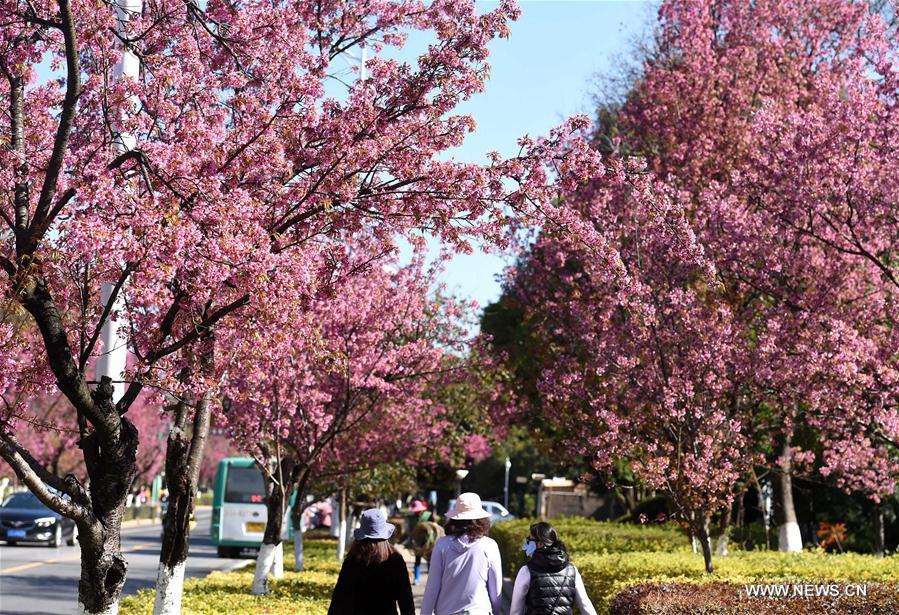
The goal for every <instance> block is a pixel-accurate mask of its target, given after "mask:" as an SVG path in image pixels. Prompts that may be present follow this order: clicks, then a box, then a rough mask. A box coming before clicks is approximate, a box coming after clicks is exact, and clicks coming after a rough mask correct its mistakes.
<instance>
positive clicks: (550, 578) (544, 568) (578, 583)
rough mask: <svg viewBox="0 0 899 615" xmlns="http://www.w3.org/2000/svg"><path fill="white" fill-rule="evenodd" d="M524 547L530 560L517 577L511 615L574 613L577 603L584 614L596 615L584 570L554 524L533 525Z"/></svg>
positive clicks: (570, 614)
mask: <svg viewBox="0 0 899 615" xmlns="http://www.w3.org/2000/svg"><path fill="white" fill-rule="evenodd" d="M523 550H524V552H525V553H526V554H527V555H528V557H529V558H530V559H529V560H528V563H527V564H526V565H525V566H522V567H521V570H519V571H518V576H517V577H516V578H515V589H514V590H513V592H512V609H511V610H510V611H509V615H573V613H574V606H575V604H576V605H577V606H578V609H580V612H581V614H582V615H596V609H594V608H593V604H592V603H591V602H590V598H588V597H587V590H586V589H585V588H584V580H583V579H581V573H579V572H578V570H577V568H575V566H574V564H572V563H571V561H570V560H569V558H568V551H567V550H566V549H565V543H563V542H562V541H561V540H559V537H558V535H557V534H556V530H555V528H554V527H553V526H551V525H550V524H549V523H546V522H544V521H541V522H540V523H535V524H534V525H532V526H531V530H530V533H529V534H528V537H527V539H526V540H525V541H524V547H523Z"/></svg>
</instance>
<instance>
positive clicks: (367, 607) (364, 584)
mask: <svg viewBox="0 0 899 615" xmlns="http://www.w3.org/2000/svg"><path fill="white" fill-rule="evenodd" d="M394 529H396V528H395V527H394V526H393V525H392V524H389V523H387V517H386V516H384V512H383V511H381V510H379V509H377V508H372V509H371V510H366V511H365V512H363V513H362V517H361V518H360V520H359V528H358V529H356V530H355V531H354V533H353V537H354V538H355V539H356V540H355V542H353V546H352V547H350V552H349V554H347V557H346V559H345V560H344V561H343V566H342V567H341V568H340V576H339V577H338V578H337V585H336V586H335V587H334V593H333V595H332V596H331V606H330V608H329V609H328V615H396V613H397V606H399V613H400V615H415V602H414V601H413V599H412V586H411V585H410V584H409V571H408V569H407V568H406V560H404V559H403V556H402V555H400V554H399V553H397V552H396V550H394V548H393V547H392V546H391V545H390V537H391V536H392V535H393V531H394Z"/></svg>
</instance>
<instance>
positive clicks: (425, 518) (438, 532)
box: [409, 508, 445, 585]
mask: <svg viewBox="0 0 899 615" xmlns="http://www.w3.org/2000/svg"><path fill="white" fill-rule="evenodd" d="M432 518H433V515H432V514H431V511H430V510H428V509H427V508H426V509H424V510H423V511H422V512H421V514H420V515H418V522H417V523H416V524H415V529H414V530H413V531H412V536H410V538H409V544H410V545H411V547H412V552H413V553H414V554H415V566H413V568H412V585H418V581H419V580H420V579H421V560H425V561H426V562H428V566H430V565H431V554H432V553H433V552H434V545H435V544H437V541H438V540H440V539H441V538H443V536H444V534H445V532H444V531H443V528H442V527H441V526H440V525H438V524H437V523H436V522H435V521H433V519H432Z"/></svg>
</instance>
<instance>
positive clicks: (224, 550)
mask: <svg viewBox="0 0 899 615" xmlns="http://www.w3.org/2000/svg"><path fill="white" fill-rule="evenodd" d="M216 551H218V556H219V557H229V558H230V557H234V551H235V549H234V547H223V546H219V547H218V548H217V549H216Z"/></svg>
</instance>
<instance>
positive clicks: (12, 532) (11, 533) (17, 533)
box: [6, 530, 25, 538]
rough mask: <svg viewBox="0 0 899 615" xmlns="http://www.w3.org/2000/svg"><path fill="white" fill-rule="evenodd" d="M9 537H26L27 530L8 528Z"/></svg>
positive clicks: (7, 535) (7, 534)
mask: <svg viewBox="0 0 899 615" xmlns="http://www.w3.org/2000/svg"><path fill="white" fill-rule="evenodd" d="M6 537H7V538H25V530H6Z"/></svg>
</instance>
